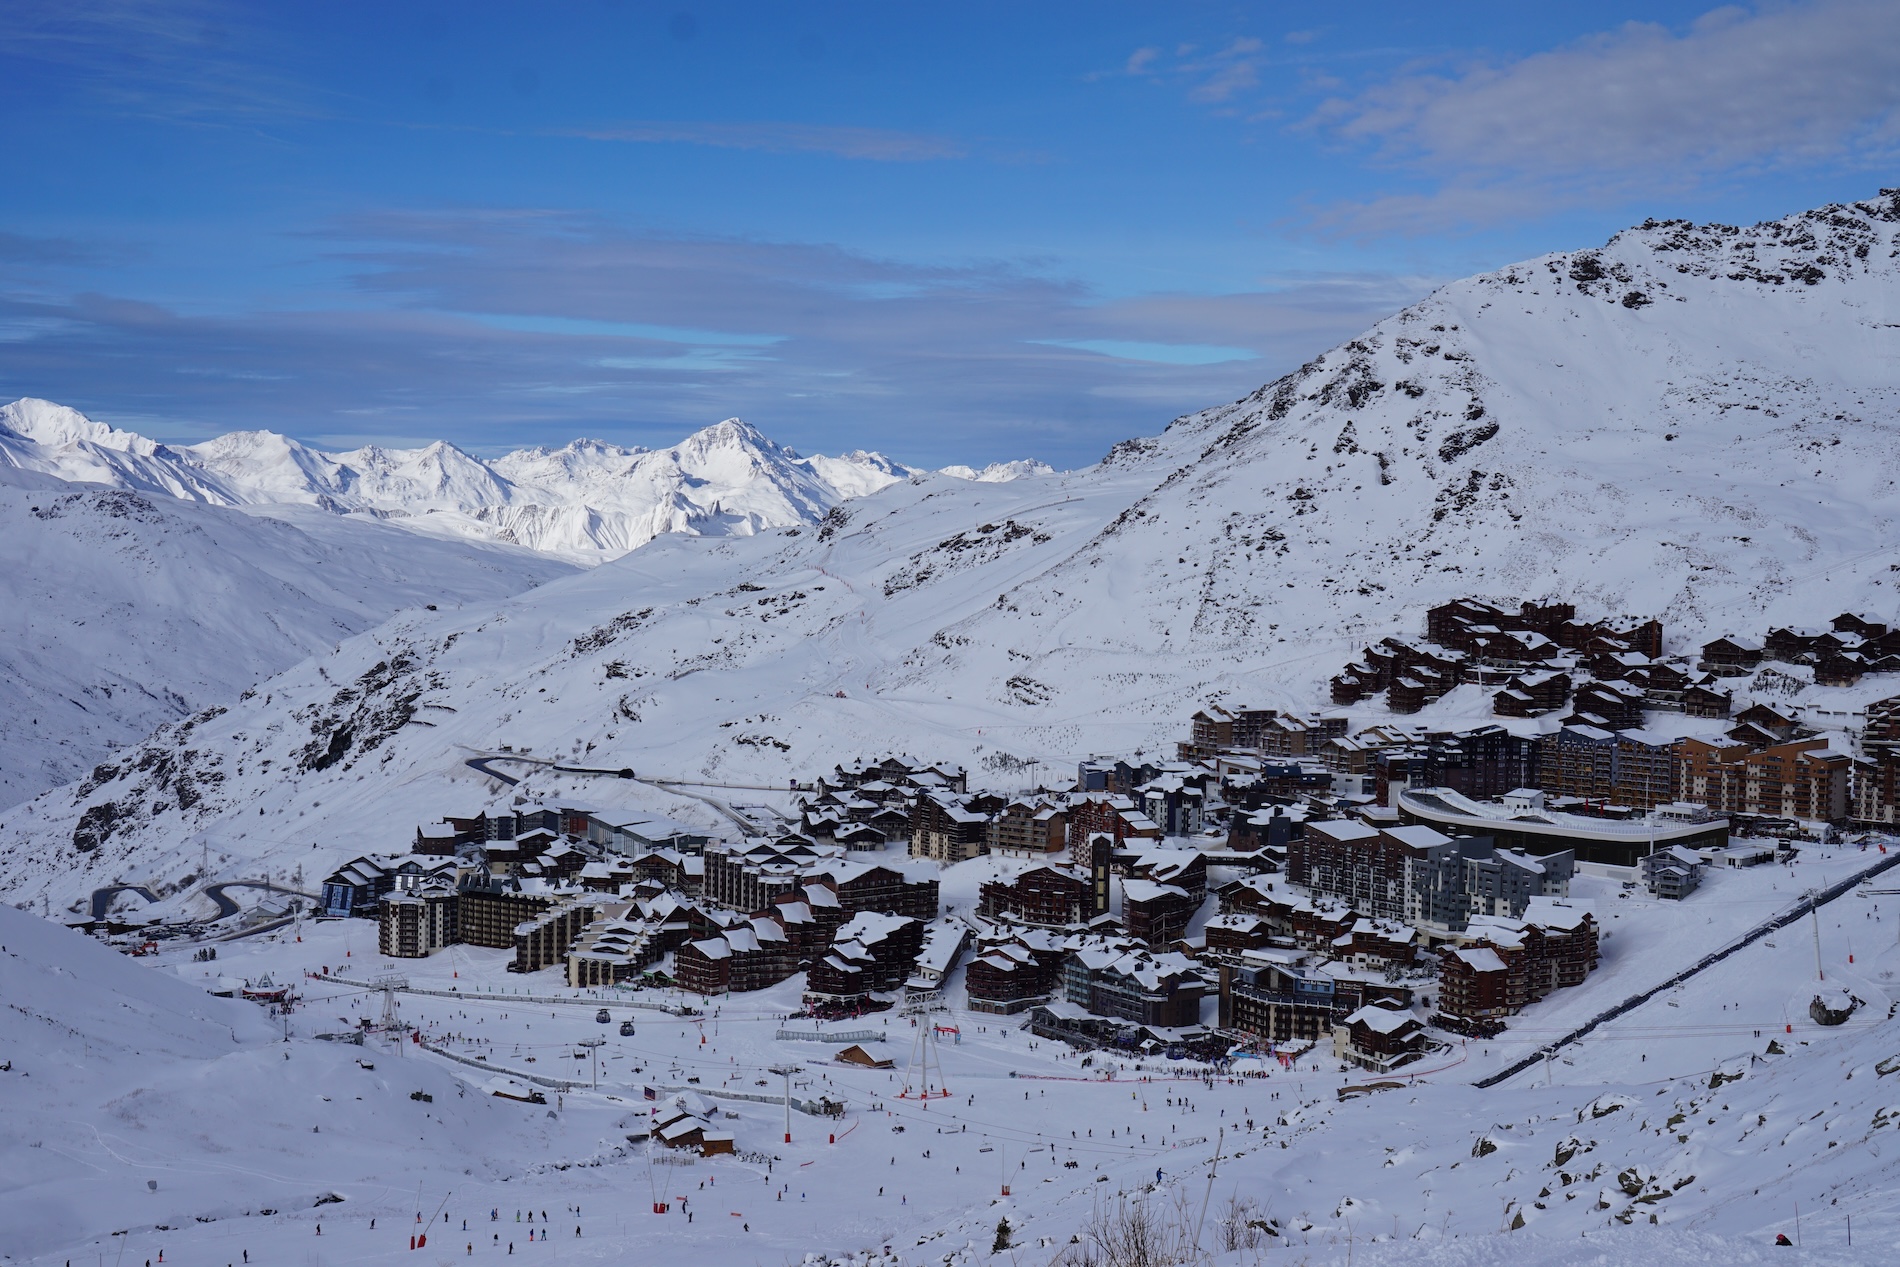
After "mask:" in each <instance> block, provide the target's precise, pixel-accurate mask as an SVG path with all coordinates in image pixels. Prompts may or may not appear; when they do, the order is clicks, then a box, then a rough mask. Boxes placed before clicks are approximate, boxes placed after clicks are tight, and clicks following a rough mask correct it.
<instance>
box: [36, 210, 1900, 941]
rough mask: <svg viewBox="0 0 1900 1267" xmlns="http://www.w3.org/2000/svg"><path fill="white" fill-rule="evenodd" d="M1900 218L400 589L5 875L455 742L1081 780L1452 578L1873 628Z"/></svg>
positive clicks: (353, 823) (318, 832)
mask: <svg viewBox="0 0 1900 1267" xmlns="http://www.w3.org/2000/svg"><path fill="white" fill-rule="evenodd" d="M1897 226H1900V193H1891V192H1890V193H1886V194H1883V195H1882V196H1881V197H1880V198H1878V199H1874V200H1870V201H1867V202H1863V203H1857V204H1852V205H1842V206H1832V207H1827V208H1822V209H1820V210H1818V211H1813V212H1808V213H1803V214H1801V215H1796V216H1791V217H1788V218H1787V219H1785V220H1780V221H1773V222H1769V223H1765V224H1761V225H1756V226H1753V227H1751V228H1733V227H1728V226H1719V225H1716V226H1694V225H1689V224H1686V223H1651V224H1646V225H1644V226H1642V227H1640V228H1636V229H1632V230H1629V231H1627V232H1625V233H1622V234H1619V235H1618V236H1617V237H1616V238H1614V239H1613V240H1612V241H1610V242H1609V243H1608V244H1607V245H1605V246H1603V247H1601V248H1598V249H1592V250H1586V251H1577V252H1571V253H1565V254H1557V255H1552V256H1548V257H1545V258H1541V259H1536V260H1531V261H1527V262H1525V263H1523V264H1519V265H1515V266H1512V267H1510V268H1506V269H1500V270H1498V271H1496V272H1493V273H1488V274H1484V275H1482V276H1478V277H1473V278H1470V279H1467V280H1465V281H1461V282H1457V283H1454V284H1451V285H1449V286H1446V287H1444V288H1443V289H1441V290H1440V291H1439V292H1437V293H1436V294H1434V295H1432V296H1431V297H1429V298H1428V299H1426V300H1424V301H1422V302H1421V303H1418V304H1416V305H1414V306H1412V307H1410V308H1407V309H1405V310H1404V311H1402V312H1400V313H1397V314H1395V315H1394V316H1392V317H1390V318H1388V319H1387V320H1385V321H1383V322H1381V323H1379V324H1378V325H1377V326H1375V327H1373V328H1372V329H1370V330H1368V331H1367V332H1366V333H1365V334H1363V335H1361V336H1360V337H1359V338H1357V339H1354V340H1351V341H1350V342H1348V343H1346V344H1344V345H1342V346H1340V347H1337V348H1334V349H1332V350H1331V351H1328V352H1325V353H1324V354H1322V355H1319V356H1317V357H1315V358H1314V359H1313V361H1311V362H1310V363H1309V364H1307V365H1305V366H1303V367H1302V368H1301V369H1299V370H1298V371H1296V372H1295V373H1292V374H1289V375H1287V376H1286V377H1285V378H1283V379H1280V380H1278V381H1277V382H1274V383H1271V384H1268V385H1267V386H1265V387H1263V388H1261V389H1260V390H1259V391H1258V392H1256V393H1254V394H1253V395H1252V396H1249V397H1247V398H1245V399H1243V400H1240V401H1237V402H1235V403H1233V404H1231V405H1225V406H1221V407H1219V408H1216V409H1211V410H1208V411H1205V412H1202V413H1198V414H1192V415H1189V416H1186V417H1184V418H1181V419H1178V420H1176V421H1175V422H1174V423H1173V424H1172V425H1171V426H1170V427H1169V428H1168V429H1167V430H1166V431H1165V432H1164V433H1163V434H1162V435H1160V436H1156V437H1152V438H1144V439H1139V440H1133V441H1129V442H1126V443H1124V444H1121V445H1118V446H1116V447H1115V449H1114V450H1113V451H1112V452H1110V453H1109V455H1108V456H1107V458H1106V459H1105V460H1104V461H1103V462H1102V463H1100V464H1099V465H1097V466H1095V467H1092V468H1089V469H1087V470H1084V471H1078V472H1070V473H1067V474H1062V475H1048V476H1042V477H1037V478H1026V479H1018V480H1014V481H1010V482H1006V483H988V482H972V481H968V480H964V479H958V478H954V477H950V476H945V475H941V474H939V475H926V476H917V477H913V478H911V479H907V480H903V481H901V482H898V483H896V484H893V485H892V486H890V487H888V488H886V489H884V490H883V491H882V492H880V493H877V494H875V495H872V496H869V497H865V498H862V499H859V500H855V501H852V502H849V503H846V504H843V505H839V506H836V507H833V508H832V509H831V510H830V511H828V512H827V513H826V514H825V515H824V516H823V517H822V519H821V520H820V521H819V522H818V524H817V525H815V526H812V525H796V526H792V527H787V528H783V529H779V530H776V531H766V532H762V533H759V534H756V535H753V536H750V537H737V536H724V537H709V538H708V537H689V536H683V535H677V534H675V535H669V536H666V537H662V538H659V539H657V540H656V541H655V542H653V543H652V544H650V545H649V546H647V547H646V548H644V549H642V550H640V551H638V552H636V553H634V554H631V555H628V556H626V557H624V558H621V559H619V560H616V561H614V562H612V563H609V564H606V565H604V566H602V567H600V568H597V569H594V570H592V571H590V572H588V573H585V574H583V575H578V576H573V577H569V578H567V579H564V580H561V581H557V582H554V583H551V584H548V585H545V586H542V587H540V588H538V589H535V590H532V591H530V592H528V593H525V594H521V595H518V596H515V597H511V598H507V599H502V600H499V601H496V602H493V603H489V604H485V605H482V606H480V607H479V608H478V607H474V606H471V607H468V608H465V609H462V610H460V611H455V612H448V611H442V612H436V613H427V612H424V613H419V614H418V613H408V614H405V615H403V616H402V617H400V618H398V619H396V620H394V621H392V622H390V623H388V624H385V625H383V626H382V627H380V628H378V629H376V630H375V631H373V632H371V633H368V634H364V635H362V636H359V637H357V638H355V639H352V640H349V641H347V642H345V643H344V644H343V645H342V646H341V648H339V649H338V650H337V651H336V652H334V653H333V654H330V655H328V656H325V657H320V658H318V659H316V660H313V661H311V662H309V663H307V664H304V665H302V666H299V667H297V668H294V669H291V670H290V671H288V672H286V673H285V674H283V675H281V676H280V677H278V678H276V679H274V680H273V681H271V682H268V683H266V684H264V685H263V686H262V687H261V688H260V689H259V690H258V691H257V692H256V694H255V695H254V696H252V697H251V698H248V699H246V700H243V701H238V702H232V703H231V704H230V705H229V707H228V711H226V712H223V713H221V714H219V715H217V716H215V717H212V716H206V717H203V718H202V719H201V720H199V721H196V722H194V723H193V724H191V725H190V726H188V727H179V728H175V729H173V730H171V731H168V732H165V733H161V734H159V735H155V736H154V737H153V738H152V739H151V740H150V741H149V742H148V743H146V744H144V745H141V746H140V747H139V748H137V749H136V750H134V751H132V752H129V753H127V754H125V755H124V756H123V757H122V758H115V759H114V760H113V761H112V762H110V763H107V764H104V765H102V766H101V767H100V768H99V769H98V770H96V771H94V772H93V774H92V775H91V776H89V777H88V778H87V779H85V780H84V781H83V782H81V783H79V784H77V785H75V786H73V787H69V788H64V789H61V790H59V791H57V792H54V793H49V794H47V795H46V796H43V797H40V798H38V799H37V800H35V801H34V802H31V803H29V804H27V805H24V806H21V807H18V808H16V809H15V810H13V811H11V812H9V813H8V814H6V815H5V816H4V817H0V863H4V875H5V884H6V888H7V891H8V893H9V894H11V895H13V896H14V897H15V899H16V900H18V899H19V898H22V897H27V896H38V895H41V894H45V895H46V896H47V897H48V898H49V899H51V900H54V901H56V902H58V903H59V904H61V905H64V904H65V903H67V902H70V901H72V900H73V899H74V898H75V897H77V896H78V895H79V894H80V893H82V892H83V891H84V890H85V889H86V888H87V887H89V886H90V885H91V884H93V883H94V882H95V881H96V880H97V878H98V877H99V876H102V875H108V874H138V875H142V876H147V877H149V878H151V879H153V880H155V881H163V880H166V879H176V878H177V877H178V875H179V874H181V873H182V872H183V871H184V870H185V869H186V867H187V865H188V863H187V860H186V858H185V857H184V856H183V855H182V854H181V853H180V851H179V849H178V844H179V842H180V841H182V840H185V839H187V838H193V837H195V835H196V834H197V833H209V835H210V837H212V838H215V839H216V840H217V842H218V845H219V848H220V849H221V850H222V851H223V852H224V855H225V857H226V858H227V859H228V865H229V866H231V867H233V868H245V869H248V870H247V871H246V873H247V874H250V873H255V872H256V871H257V870H259V869H268V868H271V867H273V866H275V865H279V864H280V863H281V861H282V860H283V859H284V858H285V857H286V856H287V855H285V854H284V852H283V851H284V850H285V849H286V848H294V849H299V850H302V851H304V852H303V853H300V854H298V855H297V857H298V860H299V861H300V862H302V863H303V864H304V865H314V864H316V863H318V862H319V861H320V859H319V858H318V857H317V856H316V855H312V854H309V852H308V845H309V840H308V837H309V836H310V835H311V834H312V833H314V834H315V836H316V838H318V839H319V840H328V841H336V842H343V841H348V842H351V844H350V845H349V846H348V847H349V848H352V849H354V848H361V847H363V845H364V844H366V843H367V842H369V841H372V840H375V839H378V838H383V837H387V838H389V839H390V840H391V841H392V843H393V841H394V839H395V837H393V836H390V835H389V833H390V832H391V831H392V830H394V829H392V828H391V826H390V825H391V824H392V823H394V824H407V823H410V822H413V821H416V820H418V819H424V818H430V817H433V816H435V815H437V814H440V813H443V812H447V811H450V810H456V812H473V810H472V807H471V802H472V801H475V800H479V799H480V798H481V797H482V796H484V795H486V794H487V793H486V792H485V791H484V787H485V785H484V784H483V783H481V782H479V781H472V780H473V776H472V775H470V773H469V772H468V771H467V770H465V769H464V767H463V765H462V762H463V761H464V760H465V758H466V757H467V755H468V754H469V752H470V750H491V749H492V748H494V747H495V746H496V745H498V744H502V743H508V744H513V745H516V746H518V747H532V748H533V749H534V750H535V751H537V752H540V753H562V754H566V753H575V752H579V753H585V754H588V755H589V760H590V762H591V763H593V764H599V765H606V766H610V767H618V766H633V767H636V768H638V769H640V770H642V771H643V772H648V771H650V772H653V773H656V774H660V775H667V776H676V777H684V778H712V779H717V780H724V781H730V782H738V783H762V784H768V785H780V786H782V785H783V782H784V780H785V778H786V776H787V775H788V774H793V773H796V774H810V773H812V772H814V771H816V770H819V769H828V768H829V767H830V765H831V763H832V762H834V761H836V760H838V759H840V758H841V757H846V756H849V755H852V754H854V753H857V752H860V751H875V750H878V749H888V750H899V751H911V752H917V753H920V754H922V755H926V756H928V757H930V758H933V759H953V760H960V761H963V762H965V763H967V764H969V765H970V766H971V768H972V769H973V770H974V771H976V772H978V774H977V777H978V778H979V779H989V780H991V781H993V782H996V783H999V784H1002V785H1005V786H1007V785H1009V784H1010V783H1012V782H1014V783H1016V784H1017V785H1021V784H1025V783H1028V782H1030V781H1031V780H1032V779H1033V778H1035V777H1038V776H1039V777H1041V778H1044V779H1047V780H1059V779H1061V778H1063V777H1064V774H1065V771H1067V770H1069V769H1071V768H1072V767H1071V765H1070V763H1072V762H1073V760H1074V759H1075V758H1077V757H1079V756H1086V755H1089V754H1090V753H1094V752H1129V751H1136V750H1144V751H1148V752H1154V751H1156V750H1165V749H1166V748H1167V747H1168V746H1169V745H1171V744H1172V742H1173V741H1174V740H1175V739H1177V738H1179V737H1180V736H1181V734H1182V732H1183V729H1184V726H1185V723H1186V719H1187V717H1188V716H1189V714H1190V713H1191V712H1192V711H1193V710H1194V709H1195V708H1196V707H1197V706H1199V705H1200V704H1202V703H1204V702H1206V701H1208V700H1210V699H1219V698H1225V699H1228V700H1242V701H1246V702H1252V703H1256V704H1274V703H1280V704H1286V705H1295V706H1311V705H1316V704H1319V703H1322V702H1323V700H1324V694H1323V692H1324V684H1325V681H1326V678H1327V676H1328V675H1329V674H1330V673H1331V672H1332V671H1334V669H1336V667H1337V666H1338V665H1339V664H1341V663H1343V662H1344V661H1345V660H1346V659H1347V658H1350V655H1351V654H1352V653H1353V652H1354V651H1355V650H1356V649H1357V648H1358V647H1360V646H1362V645H1363V644H1364V643H1365V641H1367V640H1368V639H1376V638H1377V637H1380V636H1383V635H1385V634H1389V633H1401V632H1407V633H1409V632H1414V631H1416V630H1417V628H1418V627H1419V624H1420V622H1421V620H1422V613H1423V609H1424V608H1425V607H1426V606H1427V605H1429V604H1431V603H1435V602H1439V601H1442V600H1444V599H1446V598H1449V597H1453V596H1457V595H1461V594H1468V593H1469V594H1477V595H1481V596H1490V597H1495V598H1498V599H1515V598H1518V597H1539V598H1565V599H1572V600H1574V601H1576V602H1577V603H1578V604H1579V607H1580V609H1581V610H1582V612H1583V613H1584V614H1586V615H1588V614H1621V613H1631V614H1641V615H1652V614H1653V615H1658V616H1661V617H1662V618H1663V619H1664V620H1665V622H1667V624H1668V625H1669V626H1670V628H1671V630H1672V635H1673V636H1674V637H1675V638H1676V639H1677V642H1676V647H1677V648H1680V647H1681V645H1682V644H1683V641H1684V640H1685V639H1687V638H1690V637H1704V636H1711V635H1712V634H1713V633H1717V632H1722V631H1725V630H1733V631H1748V630H1755V629H1759V628H1761V627H1762V626H1763V624H1764V623H1765V622H1768V621H1788V622H1793V623H1800V624H1808V623H1813V622H1814V620H1815V618H1816V617H1817V616H1823V615H1827V614H1831V613H1833V612H1837V611H1841V610H1844V609H1852V610H1861V611H1866V612H1869V613H1871V614H1873V615H1875V616H1877V617H1880V618H1882V619H1888V620H1892V619H1893V618H1894V617H1895V615H1896V613H1897V609H1900V600H1896V596H1895V592H1894V586H1895V584H1896V578H1895V574H1894V573H1893V571H1892V559H1893V557H1894V550H1895V547H1896V545H1897V544H1900V541H1897V540H1896V538H1897V537H1900V525H1897V524H1896V511H1900V485H1897V483H1896V481H1900V447H1897V446H1896V444H1895V439H1894V437H1895V421H1896V416H1897V414H1900V408H1897V407H1900V383H1897V382H1896V375H1895V373H1894V366H1895V365H1900V320H1897V319H1896V308H1897V304H1896V300H1897V298H1900V284H1897V283H1900V274H1897V272H1896V259H1895V257H1896V254H1897V246H1900V242H1897V239H1896V227H1897ZM1449 698H1450V697H1448V699H1449ZM424 722H426V723H427V724H423V723H424ZM550 786H552V785H550V784H548V783H547V782H546V781H545V780H531V781H530V783H529V785H528V786H527V787H525V788H524V789H520V790H521V791H523V792H525V793H527V794H532V793H534V792H536V791H540V790H547V789H548V788H549V787H550ZM181 789H186V791H184V792H181ZM585 794H586V795H592V794H591V793H585ZM616 794H617V795H619V794H621V793H618V792H617V793H616ZM643 795H646V796H648V797H649V799H650V800H652V801H653V803H654V806H655V807H656V808H664V809H665V810H666V811H667V812H670V813H673V814H675V816H678V817H687V818H691V817H694V816H696V815H703V814H706V813H707V812H708V811H707V810H706V809H705V807H704V806H701V805H698V804H697V803H694V802H691V801H687V800H683V799H669V798H667V797H666V796H665V794H663V793H660V792H658V791H651V792H648V793H644V794H643ZM458 806H460V807H462V808H460V809H459V810H457V809H456V807H458ZM293 823H294V824H295V827H296V829H297V830H296V833H295V835H294V837H293V836H291V835H287V833H289V832H290V829H291V826H292V824H293ZM290 839H294V841H295V844H294V845H286V844H284V843H283V842H285V841H286V840H290ZM343 847H344V846H342V845H340V844H339V845H338V848H339V849H340V848H343Z"/></svg>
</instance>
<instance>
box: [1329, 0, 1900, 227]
mask: <svg viewBox="0 0 1900 1267" xmlns="http://www.w3.org/2000/svg"><path fill="white" fill-rule="evenodd" d="M1311 125H1312V126H1313V127H1315V128H1316V129H1319V130H1322V131H1324V132H1325V133H1327V134H1329V135H1331V136H1333V137H1335V138H1337V139H1339V140H1342V141H1345V142H1347V143H1350V144H1356V145H1362V146H1365V147H1367V149H1368V152H1369V153H1370V155H1371V156H1372V157H1373V158H1374V159H1375V160H1377V161H1378V162H1380V163H1382V164H1384V165H1386V166H1387V167H1389V168H1392V169H1396V170H1400V171H1405V172H1409V173H1413V174H1416V175H1418V176H1421V177H1423V178H1425V179H1426V180H1427V181H1428V182H1429V187H1428V188H1426V189H1423V190H1412V191H1407V192H1404V193H1400V194H1396V195H1393V196H1388V197H1378V198H1373V199H1369V200H1365V201H1361V202H1358V203H1356V204H1350V205H1342V206H1337V207H1333V208H1330V209H1329V210H1328V211H1327V212H1326V213H1324V215H1323V217H1322V219H1323V220H1324V221H1325V222H1327V223H1329V224H1331V225H1333V226H1336V227H1340V228H1344V229H1347V230H1350V231H1355V232H1368V233H1380V232H1387V231H1393V230H1399V231H1410V232H1419V231H1430V230H1436V229H1442V228H1446V227H1456V226H1461V225H1474V224H1483V223H1489V222H1493V221H1496V220H1498V219H1503V218H1510V217H1515V216H1520V215H1523V214H1526V213H1527V212H1529V213H1535V212H1537V211H1543V210H1548V209H1549V208H1551V207H1553V206H1558V205H1565V204H1573V203H1575V202H1577V201H1579V200H1581V201H1584V202H1597V203H1603V202H1608V201H1615V200H1619V199H1622V198H1624V197H1627V196H1628V195H1629V194H1630V193H1631V192H1632V191H1634V190H1647V191H1657V190H1661V189H1667V188H1677V189H1682V188H1690V187H1694V186H1696V185H1698V184H1699V183H1702V182H1707V181H1710V180H1715V179H1720V178H1722V177H1724V176H1727V175H1730V174H1735V173H1747V172H1759V171H1762V170H1765V169H1771V168H1787V167H1795V166H1800V165H1803V164H1809V163H1817V162H1838V161H1841V160H1843V159H1847V160H1849V161H1854V160H1858V161H1862V162H1865V163H1867V164H1869V165H1873V164H1879V163H1883V162H1887V161H1890V160H1891V159H1892V158H1893V157H1894V155H1895V153H1896V149H1897V147H1900V5H1896V4H1894V3H1891V2H1890V0H1819V2H1815V3H1807V4H1791V5H1785V6H1774V7H1764V8H1761V9H1758V10H1754V11H1749V10H1745V9H1739V8H1734V7H1726V8H1722V9H1717V10H1714V11H1712V12H1710V13H1709V14H1707V15H1706V16H1704V17H1703V18H1702V19H1700V20H1699V21H1697V22H1696V23H1694V24H1693V25H1692V26H1691V27H1689V28H1688V29H1687V30H1684V31H1681V32H1675V31H1671V30H1668V29H1666V28H1664V27H1661V26H1658V25H1655V24H1653V23H1630V24H1627V25H1625V26H1622V27H1619V28H1617V29H1616V30H1614V31H1608V32H1604V33H1602V34H1599V35H1596V36H1593V37H1591V38H1588V39H1585V40H1581V41H1578V42H1576V43H1574V44H1571V45H1568V46H1565V47H1562V48H1557V49H1553V50H1550V51H1548V52H1542V53H1537V54H1535V55H1532V56H1529V57H1524V58H1520V59H1517V60H1514V61H1507V62H1486V63H1477V64H1467V65H1464V66H1461V67H1458V68H1456V69H1454V70H1451V71H1449V72H1442V73H1425V72H1418V73H1411V74H1406V75H1403V76H1400V77H1398V78H1396V79H1393V80H1390V81H1388V82H1386V83H1383V84H1380V85H1378V86H1376V87H1373V88H1371V89H1368V90H1366V91H1363V92H1361V93H1359V94H1357V95H1352V96H1342V97H1337V98H1334V99H1333V100H1331V101H1328V102H1327V103H1326V104H1325V105H1324V106H1323V107H1321V108H1320V109H1319V110H1318V111H1317V112H1316V113H1315V115H1314V116H1313V118H1312V120H1311Z"/></svg>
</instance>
